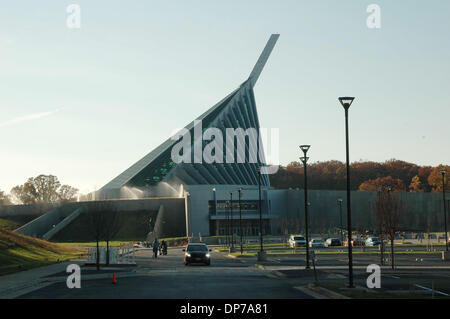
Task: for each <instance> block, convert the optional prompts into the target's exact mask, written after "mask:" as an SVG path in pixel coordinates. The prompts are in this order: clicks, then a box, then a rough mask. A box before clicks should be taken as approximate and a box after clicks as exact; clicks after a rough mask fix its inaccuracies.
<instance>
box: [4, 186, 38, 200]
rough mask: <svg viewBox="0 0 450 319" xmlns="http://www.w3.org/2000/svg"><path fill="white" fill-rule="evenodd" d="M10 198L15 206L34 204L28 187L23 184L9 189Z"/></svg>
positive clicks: (33, 196) (33, 198)
mask: <svg viewBox="0 0 450 319" xmlns="http://www.w3.org/2000/svg"><path fill="white" fill-rule="evenodd" d="M10 196H11V199H12V201H13V202H14V203H15V204H25V205H27V204H34V203H36V198H35V195H34V193H33V189H31V187H30V185H29V184H27V183H25V184H24V185H18V186H14V187H13V188H12V189H11V192H10Z"/></svg>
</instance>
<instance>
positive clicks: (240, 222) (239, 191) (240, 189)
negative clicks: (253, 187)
mask: <svg viewBox="0 0 450 319" xmlns="http://www.w3.org/2000/svg"><path fill="white" fill-rule="evenodd" d="M238 194H239V235H240V236H241V237H240V240H239V242H240V243H241V255H242V254H243V253H244V247H243V246H242V209H241V196H242V188H241V187H239V188H238Z"/></svg>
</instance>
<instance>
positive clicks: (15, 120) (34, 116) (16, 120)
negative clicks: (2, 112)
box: [0, 108, 61, 127]
mask: <svg viewBox="0 0 450 319" xmlns="http://www.w3.org/2000/svg"><path fill="white" fill-rule="evenodd" d="M60 109H61V108H59V109H56V110H54V111H49V112H41V113H34V114H29V115H25V116H20V117H16V118H13V119H11V120H9V121H6V122H2V123H0V127H4V126H9V125H14V124H18V123H22V122H26V121H32V120H37V119H40V118H43V117H47V116H50V115H52V114H55V113H56V112H58V111H59V110H60Z"/></svg>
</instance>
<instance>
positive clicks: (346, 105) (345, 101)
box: [339, 96, 355, 110]
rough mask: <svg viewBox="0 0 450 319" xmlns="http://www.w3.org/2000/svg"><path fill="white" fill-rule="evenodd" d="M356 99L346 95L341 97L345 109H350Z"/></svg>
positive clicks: (340, 100)
mask: <svg viewBox="0 0 450 319" xmlns="http://www.w3.org/2000/svg"><path fill="white" fill-rule="evenodd" d="M354 99H355V98H354V97H349V96H344V97H340V98H339V102H341V104H342V106H343V107H344V109H346V110H348V109H349V107H350V105H352V103H353V100H354Z"/></svg>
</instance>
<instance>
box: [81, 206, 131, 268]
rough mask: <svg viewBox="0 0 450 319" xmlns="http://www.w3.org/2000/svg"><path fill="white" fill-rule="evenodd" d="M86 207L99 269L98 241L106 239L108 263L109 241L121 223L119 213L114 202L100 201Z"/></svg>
mask: <svg viewBox="0 0 450 319" xmlns="http://www.w3.org/2000/svg"><path fill="white" fill-rule="evenodd" d="M88 207H89V208H88V209H87V213H88V214H89V217H90V221H91V232H92V235H93V237H94V239H95V241H96V247H97V260H96V265H97V270H99V269H100V249H99V242H100V241H103V240H104V241H106V265H109V255H110V254H109V252H110V249H109V248H110V246H109V243H110V241H111V240H112V239H113V238H114V237H115V236H116V235H117V233H118V232H119V231H120V228H121V225H122V218H121V216H122V215H121V214H120V212H119V211H118V209H117V207H116V206H115V203H114V202H111V201H101V202H93V203H91V204H90V205H89V206H88Z"/></svg>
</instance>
